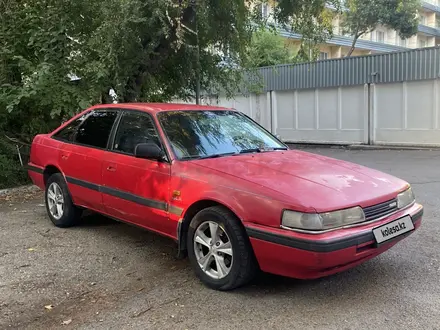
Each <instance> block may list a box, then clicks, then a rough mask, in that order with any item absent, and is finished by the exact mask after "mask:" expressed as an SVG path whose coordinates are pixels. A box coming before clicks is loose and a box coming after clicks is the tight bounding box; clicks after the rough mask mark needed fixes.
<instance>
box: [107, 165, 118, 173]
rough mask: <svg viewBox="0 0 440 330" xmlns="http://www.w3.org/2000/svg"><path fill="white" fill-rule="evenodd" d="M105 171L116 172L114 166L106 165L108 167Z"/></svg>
mask: <svg viewBox="0 0 440 330" xmlns="http://www.w3.org/2000/svg"><path fill="white" fill-rule="evenodd" d="M107 171H110V172H116V167H113V166H108V167H107Z"/></svg>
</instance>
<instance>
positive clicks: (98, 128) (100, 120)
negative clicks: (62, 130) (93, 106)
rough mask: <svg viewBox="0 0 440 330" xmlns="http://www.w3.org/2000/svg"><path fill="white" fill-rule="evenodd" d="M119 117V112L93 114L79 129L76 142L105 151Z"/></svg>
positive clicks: (96, 112) (97, 112)
mask: <svg viewBox="0 0 440 330" xmlns="http://www.w3.org/2000/svg"><path fill="white" fill-rule="evenodd" d="M117 115H118V113H117V111H94V112H92V113H91V114H90V115H89V116H88V117H87V119H86V120H85V121H84V122H83V123H82V124H81V126H80V127H79V129H78V132H77V133H76V137H75V140H74V142H76V143H79V144H83V145H86V146H90V147H95V148H102V149H105V148H106V147H107V141H108V138H109V136H110V132H111V130H112V127H113V124H114V122H115V120H116V117H117Z"/></svg>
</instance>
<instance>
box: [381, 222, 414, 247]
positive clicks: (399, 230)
mask: <svg viewBox="0 0 440 330" xmlns="http://www.w3.org/2000/svg"><path fill="white" fill-rule="evenodd" d="M411 230H414V224H413V222H412V220H411V217H410V216H406V217H403V218H400V219H397V220H395V221H392V222H390V223H387V224H386V225H383V226H380V227H378V228H375V229H373V234H374V237H375V238H376V242H377V243H378V244H380V243H383V242H385V241H388V240H390V239H393V238H395V237H397V236H400V235H403V234H405V233H407V232H410V231H411Z"/></svg>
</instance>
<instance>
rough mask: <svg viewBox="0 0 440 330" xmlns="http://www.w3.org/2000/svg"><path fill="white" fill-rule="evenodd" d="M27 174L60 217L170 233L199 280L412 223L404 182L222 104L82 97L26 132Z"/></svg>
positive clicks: (356, 251) (248, 271)
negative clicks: (56, 119) (87, 216)
mask: <svg viewBox="0 0 440 330" xmlns="http://www.w3.org/2000/svg"><path fill="white" fill-rule="evenodd" d="M29 174H30V177H31V178H32V180H33V182H34V183H35V184H36V185H37V186H39V187H41V188H42V189H44V190H45V192H46V193H45V199H46V207H47V213H48V215H49V218H50V220H52V222H53V223H54V224H55V226H58V227H68V226H72V225H74V224H75V223H76V222H77V221H78V219H79V218H80V216H81V212H82V210H84V209H90V210H93V211H95V212H99V213H102V214H104V215H107V216H109V217H111V218H115V219H118V220H121V221H125V222H127V223H130V224H134V225H137V226H139V227H142V228H145V229H148V230H152V231H154V232H157V233H159V234H162V235H164V236H167V237H169V238H171V239H173V240H175V241H176V242H177V246H178V255H179V256H185V255H188V257H189V260H190V262H191V264H192V266H193V268H194V271H195V273H196V275H197V276H198V277H199V278H200V279H201V280H202V281H203V282H204V283H205V284H207V285H208V286H209V287H211V288H215V289H219V290H229V289H233V288H236V287H238V286H240V285H243V284H245V283H247V282H248V281H249V280H250V279H251V278H252V277H253V276H254V274H255V273H256V271H257V270H259V269H261V270H263V271H265V272H269V273H274V274H279V275H284V276H289V277H294V278H300V279H313V278H318V277H323V276H327V275H330V274H334V273H337V272H340V271H343V270H346V269H348V268H351V267H353V266H356V265H358V264H360V263H362V262H364V261H366V260H368V259H371V258H373V257H375V256H377V255H378V254H380V253H382V252H384V251H386V250H388V249H389V248H390V247H392V246H393V245H395V244H396V243H397V242H398V241H400V240H401V239H403V238H405V237H406V236H408V235H409V234H411V233H412V232H414V230H415V229H417V228H418V227H419V226H420V223H421V219H422V213H423V208H422V206H421V205H419V204H417V203H416V201H415V198H414V194H413V192H412V190H411V187H410V186H409V184H408V183H406V182H404V181H402V180H400V179H397V178H394V177H392V176H390V175H387V174H384V173H381V172H378V171H375V170H372V169H369V168H366V167H363V166H360V165H356V164H351V163H348V162H344V161H340V160H336V159H331V158H327V157H323V156H318V155H315V154H310V153H307V152H303V151H298V150H289V149H288V148H287V146H286V145H285V144H283V143H282V142H281V141H279V140H278V139H277V138H276V137H274V136H273V135H272V134H270V133H269V132H267V131H266V130H265V129H263V128H262V127H261V126H259V125H258V124H257V123H255V122H254V121H252V120H251V119H249V118H248V117H246V116H245V115H244V114H242V113H240V112H237V111H234V110H232V109H226V108H217V107H209V106H195V105H182V104H180V105H179V104H113V105H99V106H95V107H92V108H90V109H88V110H86V111H84V112H83V113H81V114H79V115H77V116H76V117H74V118H72V119H71V120H69V121H68V122H66V123H65V124H63V125H62V126H61V127H59V128H58V129H56V130H55V131H54V132H52V133H50V134H42V135H37V136H36V137H35V139H34V141H33V144H32V149H31V155H30V163H29Z"/></svg>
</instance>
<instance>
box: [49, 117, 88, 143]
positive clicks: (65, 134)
mask: <svg viewBox="0 0 440 330" xmlns="http://www.w3.org/2000/svg"><path fill="white" fill-rule="evenodd" d="M88 115H89V113H86V114H84V115H82V116H81V117H79V118H77V119H76V120H74V121H72V122H71V123H70V124H69V125H67V126H66V127H64V128H63V129H62V130H61V131H59V132H58V133H56V134H55V135H54V136H53V137H54V138H55V139H57V140H61V141H67V142H73V141H75V136H76V132H77V131H78V127H79V126H80V125H81V124H82V123H83V122H84V120H85V119H86V118H87V116H88Z"/></svg>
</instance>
